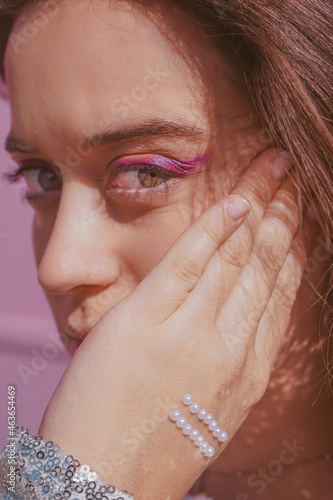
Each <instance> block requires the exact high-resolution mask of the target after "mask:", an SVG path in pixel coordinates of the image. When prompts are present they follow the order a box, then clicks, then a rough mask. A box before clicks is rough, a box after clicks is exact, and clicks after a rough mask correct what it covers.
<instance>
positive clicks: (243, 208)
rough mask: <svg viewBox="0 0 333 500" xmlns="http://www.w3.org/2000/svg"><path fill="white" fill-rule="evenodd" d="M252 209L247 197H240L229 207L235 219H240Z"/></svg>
mask: <svg viewBox="0 0 333 500" xmlns="http://www.w3.org/2000/svg"><path fill="white" fill-rule="evenodd" d="M250 210H251V205H250V203H249V202H248V201H247V200H246V199H245V198H238V200H236V201H234V202H233V203H232V205H230V207H229V208H228V214H229V215H230V217H232V218H233V219H234V220H239V219H241V218H242V217H244V215H246V214H247V213H249V211H250Z"/></svg>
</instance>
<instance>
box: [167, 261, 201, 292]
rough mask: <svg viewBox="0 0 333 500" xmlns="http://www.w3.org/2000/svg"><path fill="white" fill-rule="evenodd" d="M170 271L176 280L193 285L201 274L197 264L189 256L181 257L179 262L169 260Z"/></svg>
mask: <svg viewBox="0 0 333 500" xmlns="http://www.w3.org/2000/svg"><path fill="white" fill-rule="evenodd" d="M171 273H172V276H175V277H176V278H177V280H179V281H182V282H184V283H186V284H188V285H190V286H194V285H195V283H196V282H197V281H198V279H199V278H200V275H201V272H200V267H199V264H198V263H197V262H194V261H193V260H192V259H190V258H187V259H184V258H183V259H181V260H179V262H177V261H176V260H173V261H172V262H171Z"/></svg>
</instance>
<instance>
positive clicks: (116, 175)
mask: <svg viewBox="0 0 333 500" xmlns="http://www.w3.org/2000/svg"><path fill="white" fill-rule="evenodd" d="M47 5H48V4H47V2H46V3H45V4H44V7H43V6H42V7H41V6H40V4H39V7H38V10H37V11H36V10H31V11H28V12H27V13H26V14H24V15H22V16H21V18H20V19H19V21H18V22H17V23H16V25H15V28H14V30H13V32H12V34H11V37H10V41H9V44H8V48H7V52H6V58H5V71H6V82H7V85H8V92H9V98H10V104H11V109H12V126H11V133H10V138H9V139H8V141H7V149H8V150H10V151H11V152H12V155H13V158H14V159H15V160H16V161H17V163H18V164H19V166H21V167H23V168H24V170H23V171H22V176H23V177H24V178H25V182H26V185H27V196H28V200H29V203H30V204H31V205H32V207H33V208H34V210H35V218H34V245H35V253H36V260H37V265H38V276H39V281H40V283H41V285H42V287H43V288H44V290H45V292H46V295H47V298H48V300H49V302H50V305H51V307H52V310H53V313H54V316H55V318H56V321H57V326H58V328H59V331H60V334H61V336H62V339H63V341H64V342H65V344H66V346H67V349H68V350H69V352H70V353H74V352H75V349H76V348H77V346H78V344H79V342H78V341H82V340H83V339H84V337H85V336H86V335H87V333H88V332H89V331H90V330H91V328H92V327H93V326H94V324H95V323H96V322H97V321H98V319H99V318H100V317H101V316H102V315H103V314H104V313H105V312H106V311H107V310H108V309H109V308H110V307H111V306H113V305H114V304H115V303H117V302H118V301H119V300H121V299H122V298H124V297H125V296H126V295H128V294H129V293H130V292H131V291H132V290H133V289H134V288H135V287H136V286H137V285H138V283H139V282H140V281H141V280H142V279H143V278H144V277H145V276H146V275H147V273H149V271H150V270H151V269H152V268H153V266H154V265H155V264H156V263H157V262H158V261H159V260H160V259H161V257H162V256H163V255H164V253H165V252H166V250H167V249H168V248H169V246H170V245H171V244H172V243H173V242H174V241H175V239H176V238H177V237H178V236H179V235H180V234H181V233H182V232H183V231H184V230H185V229H186V228H187V227H188V225H189V224H190V223H191V221H192V220H193V219H194V218H196V217H197V216H198V215H199V214H200V213H201V212H202V211H203V210H204V209H205V208H207V207H208V206H209V205H211V204H212V203H213V202H214V201H215V200H217V199H219V198H220V197H222V196H225V195H226V194H228V193H230V192H231V191H232V188H233V186H234V185H235V183H236V181H237V179H238V178H239V177H240V175H241V173H242V171H243V170H244V169H245V168H246V166H247V165H248V164H249V162H250V160H251V159H252V158H254V157H255V156H256V154H257V153H258V152H259V151H260V150H263V149H265V147H266V146H267V145H268V142H269V138H268V137H267V134H265V132H264V131H262V130H260V126H259V124H258V123H257V121H256V119H255V118H253V116H254V114H253V110H252V109H251V106H250V105H249V103H248V101H247V100H246V98H245V97H244V93H243V90H242V85H241V82H240V79H239V78H238V76H237V75H236V74H235V72H234V71H233V70H232V68H231V66H230V64H229V63H228V62H227V61H226V60H225V58H224V57H223V56H222V55H221V53H220V52H219V51H218V50H217V49H216V48H214V47H213V45H212V44H211V42H210V40H209V39H208V38H207V37H206V36H205V35H204V34H203V33H201V32H200V30H199V28H198V27H197V26H196V25H195V24H194V22H193V21H190V18H189V16H188V15H186V14H185V13H183V12H182V11H180V10H179V9H178V8H177V7H175V6H173V7H172V12H170V11H168V10H167V8H166V7H165V6H163V4H161V5H160V6H159V7H158V8H156V12H154V14H153V13H152V11H151V15H150V16H149V18H148V16H147V15H146V14H144V13H143V12H141V11H140V10H138V9H137V8H134V6H133V5H132V4H131V3H127V2H123V1H119V2H112V3H111V5H110V2H108V1H106V0H98V1H94V2H88V1H83V0H82V1H81V0H77V1H73V2H63V3H61V4H60V5H57V7H54V8H53V10H50V9H48V8H47Z"/></svg>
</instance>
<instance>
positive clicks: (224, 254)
mask: <svg viewBox="0 0 333 500" xmlns="http://www.w3.org/2000/svg"><path fill="white" fill-rule="evenodd" d="M218 255H219V258H220V259H221V261H222V265H230V266H232V267H234V268H236V269H243V267H244V266H245V264H246V262H247V260H248V255H247V254H246V252H245V250H243V251H242V250H241V249H237V250H235V248H232V247H231V246H230V245H223V247H221V248H220V249H219V250H218Z"/></svg>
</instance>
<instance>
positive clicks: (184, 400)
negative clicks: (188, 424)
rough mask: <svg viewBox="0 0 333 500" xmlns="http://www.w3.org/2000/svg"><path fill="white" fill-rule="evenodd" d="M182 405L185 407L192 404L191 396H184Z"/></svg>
mask: <svg viewBox="0 0 333 500" xmlns="http://www.w3.org/2000/svg"><path fill="white" fill-rule="evenodd" d="M183 403H184V405H185V406H190V404H192V403H193V396H191V394H185V396H184V397H183Z"/></svg>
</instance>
